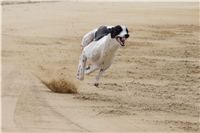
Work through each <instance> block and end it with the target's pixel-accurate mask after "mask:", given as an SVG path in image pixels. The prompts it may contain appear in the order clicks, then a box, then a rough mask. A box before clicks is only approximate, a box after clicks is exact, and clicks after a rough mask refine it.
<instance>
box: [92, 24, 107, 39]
mask: <svg viewBox="0 0 200 133" xmlns="http://www.w3.org/2000/svg"><path fill="white" fill-rule="evenodd" d="M109 33H110V32H109V29H108V28H107V27H106V26H100V27H99V28H98V30H97V31H96V32H95V41H98V40H99V39H101V38H102V37H104V36H106V35H108V34H109Z"/></svg>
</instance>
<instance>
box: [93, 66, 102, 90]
mask: <svg viewBox="0 0 200 133" xmlns="http://www.w3.org/2000/svg"><path fill="white" fill-rule="evenodd" d="M104 71H105V70H104V69H100V71H99V74H98V75H97V76H96V82H95V83H94V86H96V87H99V79H100V78H101V76H102V75H103V72H104Z"/></svg>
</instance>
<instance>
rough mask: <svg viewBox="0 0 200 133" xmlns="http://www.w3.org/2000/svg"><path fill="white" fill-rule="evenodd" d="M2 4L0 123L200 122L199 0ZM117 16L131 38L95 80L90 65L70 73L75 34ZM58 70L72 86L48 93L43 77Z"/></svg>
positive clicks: (181, 127) (7, 128)
mask: <svg viewBox="0 0 200 133" xmlns="http://www.w3.org/2000/svg"><path fill="white" fill-rule="evenodd" d="M99 5H100V6H99ZM2 12H3V13H2V21H3V22H2V23H3V25H2V44H3V45H2V130H3V131H4V132H11V131H12V132H13V131H14V132H33V131H39V132H49V131H51V132H58V131H59V132H67V131H68V132H71V131H81V132H82V131H85V132H87V131H92V132H95V131H96V132H97V131H98V132H104V131H107V132H109V131H112V132H122V131H123V132H138V131H140V132H146V131H149V132H198V131H199V126H200V125H199V113H200V112H199V102H200V93H199V88H200V86H199V79H200V62H199V58H200V54H199V40H198V37H199V33H200V26H199V21H198V19H199V18H198V17H199V16H198V15H199V14H198V13H199V10H198V4H197V3H87V2H83V3H81V2H77V3H76V2H52V3H49V2H48V3H32V4H13V5H3V7H2ZM117 24H123V25H126V26H127V27H128V28H129V30H130V38H129V39H128V41H127V43H126V47H124V48H120V49H119V50H118V52H117V54H116V58H115V60H114V63H113V65H112V66H111V68H109V69H108V70H107V72H106V73H105V75H104V76H103V78H102V79H101V82H100V87H99V88H96V87H94V86H93V85H92V84H93V82H94V77H95V75H96V73H93V74H91V75H89V76H86V77H85V80H84V81H82V82H80V81H78V80H76V78H75V77H76V69H77V64H78V60H79V55H80V53H81V47H80V42H81V38H82V36H83V35H84V34H85V33H86V32H88V31H90V30H92V29H93V28H96V27H97V26H100V25H117ZM60 77H63V78H67V79H70V80H73V81H74V82H75V84H76V85H77V86H78V92H79V93H78V94H59V93H53V92H51V91H50V90H49V89H47V88H46V86H45V85H44V84H42V82H41V79H42V80H43V79H56V78H60Z"/></svg>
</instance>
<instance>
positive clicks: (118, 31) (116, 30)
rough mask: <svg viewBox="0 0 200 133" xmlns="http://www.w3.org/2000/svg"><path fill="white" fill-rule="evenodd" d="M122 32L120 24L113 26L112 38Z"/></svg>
mask: <svg viewBox="0 0 200 133" xmlns="http://www.w3.org/2000/svg"><path fill="white" fill-rule="evenodd" d="M120 32H122V27H121V26H120V25H117V26H115V27H112V28H111V32H110V33H111V38H115V37H116V36H117V35H119V34H120Z"/></svg>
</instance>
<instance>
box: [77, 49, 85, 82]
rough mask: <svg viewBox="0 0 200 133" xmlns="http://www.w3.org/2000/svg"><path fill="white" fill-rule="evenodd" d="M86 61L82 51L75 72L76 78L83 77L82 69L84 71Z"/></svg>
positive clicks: (81, 78)
mask: <svg viewBox="0 0 200 133" xmlns="http://www.w3.org/2000/svg"><path fill="white" fill-rule="evenodd" d="M86 61H87V58H86V56H85V55H84V54H83V53H82V54H81V56H80V60H79V65H78V72H77V79H79V80H83V79H84V71H85V65H86Z"/></svg>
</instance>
